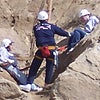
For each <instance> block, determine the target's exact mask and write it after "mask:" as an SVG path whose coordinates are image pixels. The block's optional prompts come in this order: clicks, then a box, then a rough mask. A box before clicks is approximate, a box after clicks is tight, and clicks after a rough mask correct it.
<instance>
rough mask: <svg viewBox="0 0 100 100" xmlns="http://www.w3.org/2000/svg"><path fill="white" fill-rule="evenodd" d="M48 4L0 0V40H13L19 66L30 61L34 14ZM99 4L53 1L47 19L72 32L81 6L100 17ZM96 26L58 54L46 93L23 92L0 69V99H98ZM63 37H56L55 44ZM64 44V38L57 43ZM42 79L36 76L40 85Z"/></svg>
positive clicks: (38, 0)
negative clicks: (51, 81)
mask: <svg viewBox="0 0 100 100" xmlns="http://www.w3.org/2000/svg"><path fill="white" fill-rule="evenodd" d="M48 3H49V2H48V0H16V1H15V0H0V41H1V40H2V39H3V38H10V39H12V40H13V41H14V42H15V43H14V48H13V52H15V53H17V54H18V61H19V66H20V67H21V66H25V63H26V60H29V62H31V59H32V57H33V56H34V51H35V49H36V48H35V39H34V36H33V34H32V27H33V25H35V24H36V22H37V20H36V17H37V13H38V12H39V11H40V10H48V6H49V4H48ZM99 6H100V1H99V0H56V1H55V0H53V5H52V13H51V20H50V22H52V23H54V24H57V25H58V26H60V27H62V28H64V29H65V30H67V31H69V32H71V31H73V29H74V28H75V27H77V26H78V25H79V21H78V13H79V11H80V10H81V9H83V8H86V9H88V10H89V11H90V12H91V13H93V14H95V15H98V16H100V13H99V9H100V8H99ZM99 29H100V26H99V25H98V27H97V28H96V29H95V30H94V32H93V33H91V35H89V36H87V37H85V38H84V39H82V41H80V43H79V44H78V45H77V46H76V48H75V50H74V51H73V52H71V53H70V54H68V55H66V53H65V52H64V53H62V54H60V55H59V68H58V70H57V71H56V72H55V74H54V78H53V79H55V80H56V81H54V85H53V86H52V89H51V90H50V91H49V93H48V91H47V93H46V95H45V93H42V97H40V96H41V95H36V94H35V93H28V94H27V93H24V92H22V91H20V90H19V87H18V86H17V85H16V82H15V81H14V80H13V79H11V76H9V75H8V74H7V73H6V72H0V75H1V76H2V77H3V78H0V90H1V91H2V92H0V94H1V95H0V99H1V100H12V99H13V100H29V99H28V98H30V100H31V99H32V100H49V99H50V98H51V100H100V57H99V54H100V38H99V33H100V32H99ZM62 39H63V38H61V37H59V36H56V41H57V43H59V42H61V40H62ZM65 44H66V41H65V42H63V44H62V43H60V45H65ZM4 78H6V79H7V80H5V79H4ZM8 80H9V81H10V82H9V81H8ZM11 81H13V82H14V83H12V82H11ZM43 81H44V80H43V75H41V77H40V78H38V79H36V82H37V84H39V85H41V83H42V84H43ZM41 86H43V85H41ZM6 90H7V91H6ZM15 90H16V91H15ZM7 93H9V94H7ZM31 94H32V95H33V96H32V95H31ZM50 96H53V98H52V97H50Z"/></svg>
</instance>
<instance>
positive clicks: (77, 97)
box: [55, 25, 100, 100]
mask: <svg viewBox="0 0 100 100" xmlns="http://www.w3.org/2000/svg"><path fill="white" fill-rule="evenodd" d="M99 28H100V25H98V27H97V28H96V31H93V32H92V33H91V34H90V35H89V36H86V37H85V38H84V39H83V40H81V41H80V43H79V44H78V45H77V46H76V47H75V49H74V51H72V52H71V53H69V54H68V55H67V54H66V53H65V52H64V53H63V54H62V55H60V60H59V61H60V62H59V68H58V70H57V72H56V73H55V76H57V75H59V74H60V75H59V76H58V78H57V80H56V82H55V90H56V94H57V95H58V97H59V98H60V99H61V100H69V99H71V100H99V99H100V57H99V56H98V55H99V54H100V38H99V33H100V31H99ZM58 100H59V99H58Z"/></svg>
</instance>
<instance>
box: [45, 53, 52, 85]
mask: <svg viewBox="0 0 100 100" xmlns="http://www.w3.org/2000/svg"><path fill="white" fill-rule="evenodd" d="M53 67H54V56H53V51H51V56H50V57H49V58H46V77H45V84H50V83H51V79H52V76H53V69H54V68H53Z"/></svg>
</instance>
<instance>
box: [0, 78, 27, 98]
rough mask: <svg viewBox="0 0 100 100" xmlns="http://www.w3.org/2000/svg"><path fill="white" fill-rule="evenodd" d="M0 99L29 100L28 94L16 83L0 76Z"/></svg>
mask: <svg viewBox="0 0 100 100" xmlns="http://www.w3.org/2000/svg"><path fill="white" fill-rule="evenodd" d="M0 100H27V95H26V94H25V93H23V92H22V91H20V89H19V88H18V86H17V85H16V84H15V83H13V82H11V81H8V80H6V79H4V78H1V77H0Z"/></svg>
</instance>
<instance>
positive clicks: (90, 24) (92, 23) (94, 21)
mask: <svg viewBox="0 0 100 100" xmlns="http://www.w3.org/2000/svg"><path fill="white" fill-rule="evenodd" d="M98 23H99V19H98V18H97V17H95V16H92V17H91V18H90V20H89V21H88V22H87V24H86V25H85V28H84V31H85V32H87V33H91V32H92V31H93V30H94V28H95V26H96V25H97V24H98Z"/></svg>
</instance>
